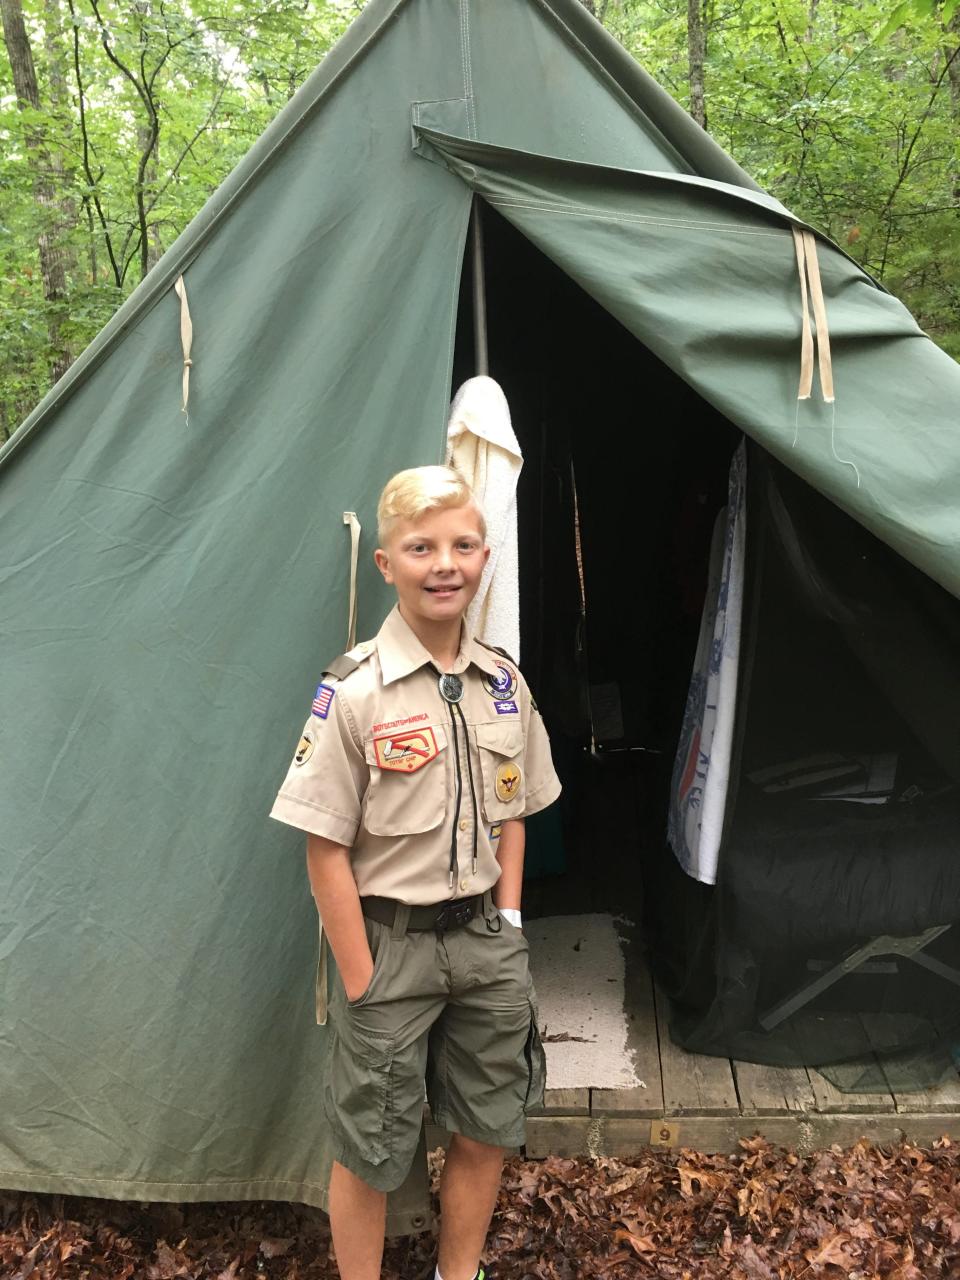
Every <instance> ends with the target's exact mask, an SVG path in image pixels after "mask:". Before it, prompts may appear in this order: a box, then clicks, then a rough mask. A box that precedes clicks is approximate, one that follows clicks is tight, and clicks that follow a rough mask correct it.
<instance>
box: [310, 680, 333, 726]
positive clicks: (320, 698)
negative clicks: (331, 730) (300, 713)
mask: <svg viewBox="0 0 960 1280" xmlns="http://www.w3.org/2000/svg"><path fill="white" fill-rule="evenodd" d="M335 693H336V689H333V688H331V686H330V685H328V684H318V685H317V693H316V697H315V698H314V699H313V714H314V715H315V716H319V717H320V719H321V720H326V718H327V716H328V715H329V714H330V703H331V702H333V695H334V694H335Z"/></svg>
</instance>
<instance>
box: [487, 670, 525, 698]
mask: <svg viewBox="0 0 960 1280" xmlns="http://www.w3.org/2000/svg"><path fill="white" fill-rule="evenodd" d="M497 670H498V671H499V672H500V674H499V675H498V676H490V675H485V676H484V677H483V683H484V687H485V688H486V690H487V693H489V695H490V697H491V698H496V700H497V701H498V702H506V701H507V700H508V699H511V698H513V696H514V694H515V693H516V692H517V673H516V672H515V671H514V670H513V669H512V668H511V667H508V666H505V665H504V664H503V663H502V662H498V663H497Z"/></svg>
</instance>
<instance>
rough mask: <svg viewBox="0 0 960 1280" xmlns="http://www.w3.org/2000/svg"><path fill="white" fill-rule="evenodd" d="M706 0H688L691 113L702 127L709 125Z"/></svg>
mask: <svg viewBox="0 0 960 1280" xmlns="http://www.w3.org/2000/svg"><path fill="white" fill-rule="evenodd" d="M703 6H704V0H687V56H688V59H689V63H690V114H691V115H692V116H693V118H694V120H696V122H697V124H698V125H699V126H700V128H701V129H705V128H706V127H707V104H706V99H705V96H704V83H703V64H704V62H705V61H706V56H707V31H706V26H705V24H704V20H703Z"/></svg>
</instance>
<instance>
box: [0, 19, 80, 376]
mask: <svg viewBox="0 0 960 1280" xmlns="http://www.w3.org/2000/svg"><path fill="white" fill-rule="evenodd" d="M0 17H2V19H3V36H4V39H5V41H6V44H7V54H8V56H9V58H10V70H11V71H12V73H13V87H14V89H15V90H16V94H17V106H18V107H19V108H20V110H21V111H23V110H26V109H27V108H32V109H33V110H34V111H39V110H40V91H39V88H38V87H37V73H36V68H35V67H34V64H33V52H32V51H31V48H30V41H29V40H28V39H27V29H26V26H25V24H24V21H23V9H22V7H21V4H20V0H0ZM24 140H25V143H26V146H27V149H28V151H29V153H30V155H31V157H32V159H33V162H34V165H35V167H36V168H35V172H36V177H35V178H34V184H33V192H34V195H35V197H36V200H37V204H38V205H39V206H40V214H41V228H40V233H39V236H38V238H37V249H38V254H39V258H40V275H41V278H42V280H43V294H44V297H45V298H46V299H47V302H48V303H50V304H51V306H50V307H49V309H48V313H47V328H48V332H49V335H50V346H51V349H52V352H53V358H52V360H51V365H50V372H51V374H52V376H53V380H54V381H56V380H57V379H58V378H60V377H62V375H63V374H64V373H66V371H67V369H68V368H69V367H70V359H71V358H70V353H69V351H68V350H67V348H66V344H65V343H64V341H63V338H62V336H61V332H60V329H61V306H62V303H63V300H64V298H65V296H66V292H67V282H66V271H65V265H64V258H63V253H62V251H61V249H60V246H59V243H58V236H57V228H58V223H59V216H58V214H59V209H58V206H57V200H56V192H55V190H54V186H53V182H52V181H51V162H50V157H49V155H48V154H47V148H46V145H45V139H44V137H43V132H42V130H41V129H39V128H36V127H34V128H30V129H27V130H25V131H24Z"/></svg>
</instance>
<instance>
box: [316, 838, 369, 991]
mask: <svg viewBox="0 0 960 1280" xmlns="http://www.w3.org/2000/svg"><path fill="white" fill-rule="evenodd" d="M307 875H308V876H309V878H310V890H311V892H312V893H313V898H314V901H315V902H316V904H317V910H318V911H319V912H320V919H321V920H322V921H323V931H324V933H325V934H326V935H327V940H328V942H329V943H330V949H331V951H332V952H333V955H334V959H335V960H336V962H337V968H338V969H339V971H340V977H341V979H342V981H343V989H344V991H346V993H347V999H348V1000H357V999H359V997H360V996H362V995H363V993H364V991H366V989H367V987H368V986H369V985H370V979H371V978H372V977H373V957H372V956H371V954H370V947H369V944H368V943H367V931H366V928H365V927H364V923H363V913H362V912H361V910H360V895H359V893H358V892H357V882H356V880H354V878H353V870H352V869H351V866H350V850H349V849H348V848H347V846H346V845H342V844H335V843H334V841H333V840H327V839H325V838H324V837H323V836H315V835H308V836H307Z"/></svg>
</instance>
